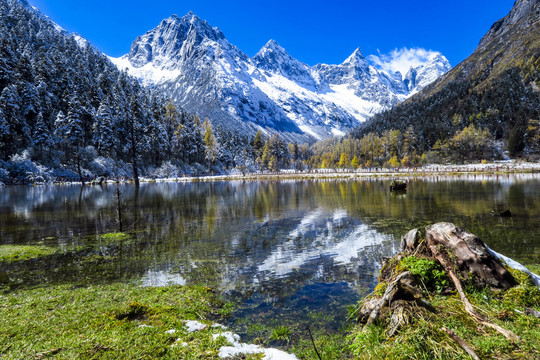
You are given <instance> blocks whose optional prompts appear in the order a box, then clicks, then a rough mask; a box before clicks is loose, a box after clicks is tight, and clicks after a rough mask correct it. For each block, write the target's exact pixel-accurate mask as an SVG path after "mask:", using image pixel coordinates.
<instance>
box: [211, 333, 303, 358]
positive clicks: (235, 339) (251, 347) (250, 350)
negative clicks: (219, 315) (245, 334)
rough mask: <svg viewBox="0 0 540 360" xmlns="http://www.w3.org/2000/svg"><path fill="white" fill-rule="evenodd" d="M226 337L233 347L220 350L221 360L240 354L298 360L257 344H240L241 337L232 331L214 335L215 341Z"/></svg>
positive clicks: (224, 347) (290, 355)
mask: <svg viewBox="0 0 540 360" xmlns="http://www.w3.org/2000/svg"><path fill="white" fill-rule="evenodd" d="M220 337H224V338H225V339H226V340H227V342H228V343H229V344H231V345H232V346H222V347H221V348H220V349H219V357H220V358H229V357H233V356H237V355H240V354H261V353H262V354H264V356H263V360H298V358H297V357H296V356H295V355H293V354H288V353H286V352H284V351H281V350H278V349H272V348H269V349H266V348H263V347H261V346H259V345H255V344H245V343H241V342H240V336H238V335H237V334H233V333H232V332H230V331H226V332H223V333H221V334H214V335H213V338H214V340H216V339H218V338H220Z"/></svg>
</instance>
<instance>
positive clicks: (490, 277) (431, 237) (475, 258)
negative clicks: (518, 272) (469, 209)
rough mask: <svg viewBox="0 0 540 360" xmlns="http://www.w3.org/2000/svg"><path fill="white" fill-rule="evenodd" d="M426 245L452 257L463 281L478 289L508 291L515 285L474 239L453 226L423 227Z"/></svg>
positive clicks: (502, 267)
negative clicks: (487, 287)
mask: <svg viewBox="0 0 540 360" xmlns="http://www.w3.org/2000/svg"><path fill="white" fill-rule="evenodd" d="M426 242H427V244H428V246H439V245H442V246H444V247H445V248H446V250H447V251H448V253H449V254H448V255H450V256H452V257H455V260H454V263H455V264H456V265H457V266H458V268H459V271H460V272H461V275H462V276H463V278H464V279H471V280H472V281H473V282H474V284H475V285H476V286H478V287H483V286H486V285H487V286H490V287H495V288H502V289H509V288H511V287H513V286H515V285H517V282H516V280H515V279H514V277H513V276H512V274H510V272H509V271H508V270H506V269H505V268H504V266H503V265H502V263H501V262H500V261H499V259H497V258H496V257H494V256H493V255H492V254H491V253H490V252H489V250H488V249H487V247H486V246H485V244H484V243H483V242H482V240H480V239H479V238H478V236H476V235H473V234H471V233H469V232H467V231H465V230H463V229H461V228H459V227H457V226H456V225H454V224H451V223H445V222H441V223H437V224H434V225H430V226H428V227H426ZM471 274H472V275H473V276H472V278H471Z"/></svg>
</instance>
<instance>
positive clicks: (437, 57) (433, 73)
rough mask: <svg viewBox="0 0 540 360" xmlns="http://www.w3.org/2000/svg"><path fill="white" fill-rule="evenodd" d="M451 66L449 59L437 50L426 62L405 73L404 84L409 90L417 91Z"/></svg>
mask: <svg viewBox="0 0 540 360" xmlns="http://www.w3.org/2000/svg"><path fill="white" fill-rule="evenodd" d="M451 68H452V66H451V65H450V62H449V61H448V59H446V57H444V55H442V54H441V53H439V52H436V53H434V54H433V55H432V56H431V58H430V59H429V60H427V61H426V62H425V63H424V64H421V65H418V66H412V67H411V68H410V69H409V71H408V72H407V73H406V74H405V77H404V79H403V84H404V86H405V89H406V90H407V91H408V92H412V93H416V92H418V91H420V90H421V89H422V88H424V87H425V86H427V85H429V84H431V83H432V82H434V81H435V80H436V79H437V78H439V77H440V76H441V74H444V73H446V72H448V71H449V70H450V69H451Z"/></svg>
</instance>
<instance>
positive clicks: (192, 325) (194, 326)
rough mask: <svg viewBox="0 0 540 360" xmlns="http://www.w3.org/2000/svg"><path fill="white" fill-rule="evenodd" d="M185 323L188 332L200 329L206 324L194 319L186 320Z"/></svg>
mask: <svg viewBox="0 0 540 360" xmlns="http://www.w3.org/2000/svg"><path fill="white" fill-rule="evenodd" d="M185 324H186V330H187V331H188V332H195V331H201V330H203V329H205V328H206V324H203V323H202V322H200V321H196V320H186V321H185Z"/></svg>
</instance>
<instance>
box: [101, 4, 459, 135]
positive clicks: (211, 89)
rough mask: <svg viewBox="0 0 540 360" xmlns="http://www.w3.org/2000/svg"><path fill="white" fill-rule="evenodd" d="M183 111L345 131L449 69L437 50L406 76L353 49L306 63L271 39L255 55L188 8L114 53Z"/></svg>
mask: <svg viewBox="0 0 540 360" xmlns="http://www.w3.org/2000/svg"><path fill="white" fill-rule="evenodd" d="M111 60H112V61H113V62H114V63H115V64H116V65H117V66H118V67H119V68H120V69H121V70H127V71H128V72H129V73H130V74H132V75H134V76H136V77H138V78H139V79H140V80H141V81H142V82H143V83H144V84H146V85H151V86H155V87H157V88H158V89H161V90H162V91H163V92H164V93H165V94H166V95H167V96H169V97H171V98H172V99H173V101H175V102H176V103H177V104H178V105H180V106H182V107H183V108H185V109H186V110H188V111H190V112H194V113H198V114H199V115H200V116H202V117H208V118H209V119H211V120H212V121H213V122H214V124H217V125H218V126H222V127H224V128H227V129H235V130H237V131H240V132H244V133H246V132H247V133H253V132H255V131H256V130H257V129H261V130H263V132H265V133H266V134H271V133H274V132H279V133H280V134H282V135H283V136H284V137H285V138H287V139H289V140H293V141H310V140H313V139H323V138H326V137H328V136H331V135H342V134H344V133H345V132H346V131H348V130H350V129H352V128H353V127H355V126H357V125H358V124H359V123H361V122H363V121H365V120H366V119H368V118H370V117H371V116H372V115H373V114H375V113H377V112H380V111H383V110H385V109H388V108H390V107H392V106H394V105H395V104H397V103H398V102H400V101H402V100H404V99H405V98H407V97H408V96H410V95H411V94H413V93H415V92H417V91H418V90H419V89H420V88H421V87H423V86H426V85H427V84H429V83H430V82H432V81H434V80H435V79H437V78H438V77H439V76H440V75H442V74H444V73H445V72H446V71H448V70H449V69H450V65H449V64H448V61H447V60H446V59H445V58H444V56H442V55H441V54H440V53H437V56H435V57H433V58H431V59H429V61H426V62H425V64H420V65H418V64H415V65H416V66H415V67H411V68H410V70H409V72H408V73H407V74H406V76H405V77H403V75H402V74H401V73H393V74H389V73H387V72H385V71H383V70H382V69H380V68H377V67H376V66H374V65H373V64H371V63H370V61H369V60H368V59H366V58H365V57H364V56H363V54H362V53H361V51H360V49H357V50H356V51H355V52H354V53H353V54H352V55H351V56H350V57H349V58H347V59H346V60H345V61H344V62H343V63H342V64H339V65H327V64H319V65H316V66H313V67H311V66H309V65H306V64H304V63H302V62H300V61H298V60H296V59H294V58H293V57H292V56H290V55H289V54H288V53H287V52H286V50H285V49H284V48H283V47H281V46H280V45H279V44H278V43H277V42H276V41H274V40H270V41H269V42H268V43H267V44H266V45H265V46H264V47H263V48H262V49H261V50H260V51H259V52H258V53H257V54H256V55H255V56H254V57H253V58H249V57H248V56H247V55H245V54H244V53H243V52H242V51H240V50H239V49H238V48H237V47H235V46H234V45H232V44H231V43H229V42H228V41H227V39H226V38H225V36H224V35H223V33H222V32H221V31H220V30H219V29H218V28H216V27H212V26H210V25H209V24H208V23H207V22H206V21H203V20H201V19H200V18H199V17H197V16H196V15H195V14H193V13H191V12H190V13H188V14H187V15H186V16H184V17H178V16H176V15H173V16H171V17H170V18H168V19H165V20H163V21H162V22H161V23H160V24H159V25H158V26H157V27H156V28H155V29H152V30H150V31H148V32H147V33H146V34H144V35H142V36H139V37H137V39H135V41H134V42H133V44H132V46H131V50H130V52H129V54H127V55H124V56H123V57H121V58H111Z"/></svg>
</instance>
